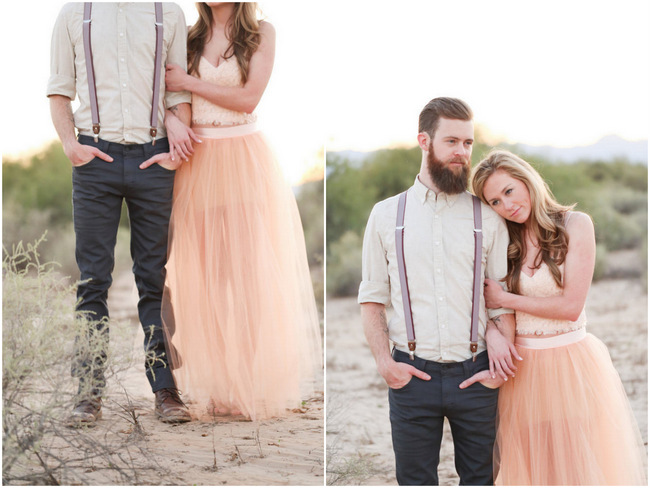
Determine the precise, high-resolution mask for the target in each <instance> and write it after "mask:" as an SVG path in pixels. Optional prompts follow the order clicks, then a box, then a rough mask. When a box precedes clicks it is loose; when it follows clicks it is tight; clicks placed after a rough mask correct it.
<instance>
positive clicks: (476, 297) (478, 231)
mask: <svg viewBox="0 0 650 488" xmlns="http://www.w3.org/2000/svg"><path fill="white" fill-rule="evenodd" d="M472 205H473V207H474V289H473V290H472V328H471V331H470V339H469V341H470V342H469V348H470V350H471V351H472V359H473V360H474V361H476V351H477V349H478V312H479V307H480V303H481V284H482V282H483V280H482V279H481V262H482V261H483V219H482V215H481V201H480V200H479V199H478V197H476V196H474V195H473V196H472Z"/></svg>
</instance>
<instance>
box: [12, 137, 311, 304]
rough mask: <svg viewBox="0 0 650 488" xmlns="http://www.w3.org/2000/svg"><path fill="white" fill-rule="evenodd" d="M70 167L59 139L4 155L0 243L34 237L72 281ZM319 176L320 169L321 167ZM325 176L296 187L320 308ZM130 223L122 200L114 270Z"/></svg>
mask: <svg viewBox="0 0 650 488" xmlns="http://www.w3.org/2000/svg"><path fill="white" fill-rule="evenodd" d="M71 174H72V170H71V166H70V162H69V160H68V158H67V157H66V156H65V154H64V153H63V148H62V147H61V144H60V143H59V142H53V143H52V144H51V145H49V146H47V147H46V148H45V149H44V150H43V151H41V152H40V153H38V154H36V155H34V156H31V157H26V158H21V159H7V158H5V159H4V160H3V164H2V244H3V247H4V249H5V250H6V251H7V252H9V253H10V252H11V249H12V247H13V246H14V245H16V244H17V243H18V242H20V241H22V242H23V243H28V242H35V241H37V240H38V239H39V238H40V237H41V236H42V235H43V233H44V232H45V231H47V235H46V240H45V242H42V243H41V244H40V245H39V248H38V251H39V254H40V259H41V262H47V261H54V262H56V263H58V264H59V265H60V268H59V272H60V273H61V274H63V275H64V276H69V277H71V279H72V280H73V281H77V280H78V279H79V271H78V270H77V265H76V262H75V257H74V230H73V226H72V176H71ZM320 174H321V175H322V170H321V172H320ZM323 183H324V182H323V180H322V176H321V179H318V178H317V175H315V174H312V175H311V181H308V182H307V183H304V184H302V185H300V186H299V187H297V188H294V193H295V194H296V198H297V201H298V207H299V210H300V216H301V218H302V222H303V227H304V230H305V241H306V245H307V255H308V260H309V266H310V269H311V274H312V280H313V282H314V292H315V295H316V301H317V304H318V307H319V310H320V311H321V312H322V310H323V299H324V284H323V276H324V272H323V251H324V250H323V242H324V230H323V225H324V216H323V205H324V203H323V193H324V192H323ZM130 269H131V257H130V251H129V223H128V218H127V215H126V205H124V206H123V208H122V220H121V221H120V230H119V232H118V240H117V246H116V249H115V271H114V276H116V275H117V274H118V273H123V272H130V271H129V270H130Z"/></svg>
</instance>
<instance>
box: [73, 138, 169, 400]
mask: <svg viewBox="0 0 650 488" xmlns="http://www.w3.org/2000/svg"><path fill="white" fill-rule="evenodd" d="M79 142H81V143H82V144H85V145H89V146H95V147H97V148H99V149H100V150H101V151H103V152H105V153H107V154H109V155H110V156H111V157H113V162H111V163H108V162H105V161H103V160H101V159H99V158H95V159H93V160H92V161H90V162H89V163H88V164H86V165H84V166H80V167H75V168H73V170H72V203H73V219H74V230H75V236H76V249H75V256H76V259H77V265H78V266H79V271H80V273H81V280H82V283H81V284H80V285H79V288H78V291H77V307H76V311H77V313H78V315H83V316H85V317H87V318H88V319H89V320H92V321H94V322H93V323H92V326H88V327H86V330H85V331H84V332H82V333H80V334H79V336H78V337H77V340H76V348H75V349H76V357H75V360H74V362H73V365H72V375H73V376H74V377H77V378H79V394H80V395H83V396H88V395H91V396H95V397H98V396H101V394H102V392H103V389H104V387H105V382H106V381H105V377H104V366H105V363H106V350H105V349H106V346H107V342H108V308H107V306H106V300H107V298H108V289H109V287H110V286H111V283H112V276H111V275H112V272H113V266H114V261H115V260H114V252H115V242H116V238H117V230H118V225H119V222H120V215H121V209H122V201H123V200H125V201H126V205H127V208H128V212H129V223H130V228H131V257H132V258H133V273H134V274H135V281H136V285H137V287H138V293H139V296H140V300H139V302H138V315H139V318H140V323H141V324H142V327H143V330H144V335H145V340H144V346H145V353H146V359H145V370H146V374H147V378H148V380H149V383H150V384H151V387H152V390H153V391H154V392H155V391H157V390H160V389H162V388H173V387H174V379H173V377H172V374H171V371H170V369H169V368H168V366H167V361H166V356H165V342H164V336H163V332H162V326H161V318H160V304H161V299H162V293H163V286H164V282H165V275H164V266H165V262H166V260H167V233H168V228H169V216H170V214H171V207H172V195H173V189H174V174H175V172H174V171H168V170H166V169H164V168H163V167H161V166H159V165H157V164H154V165H152V166H150V167H149V168H147V169H144V170H142V169H140V168H139V165H140V164H141V163H142V162H143V161H145V160H147V159H149V158H150V157H151V156H153V155H154V154H158V153H163V152H168V151H169V145H168V143H167V139H161V140H159V141H157V142H156V145H155V146H152V145H151V144H150V143H149V144H129V145H122V144H116V143H111V142H108V141H104V140H102V139H99V141H98V142H97V143H95V141H94V140H93V138H92V137H87V136H80V137H79ZM89 324H90V322H89ZM90 344H95V345H93V346H90Z"/></svg>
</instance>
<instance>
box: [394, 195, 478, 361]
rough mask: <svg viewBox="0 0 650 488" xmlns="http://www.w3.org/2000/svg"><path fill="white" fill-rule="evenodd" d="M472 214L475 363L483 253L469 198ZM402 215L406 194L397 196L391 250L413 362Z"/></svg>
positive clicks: (475, 202)
mask: <svg viewBox="0 0 650 488" xmlns="http://www.w3.org/2000/svg"><path fill="white" fill-rule="evenodd" d="M472 205H473V210H474V288H473V291H472V325H471V330H470V345H469V348H470V351H472V358H473V360H474V361H476V351H477V349H478V312H479V306H480V301H481V281H482V280H481V261H482V251H483V230H482V217H481V201H480V200H479V199H478V198H477V197H475V196H472ZM405 213H406V192H404V193H402V194H400V196H399V202H398V204H397V221H396V225H395V250H396V253H397V268H398V270H399V282H400V287H401V289H402V303H403V304H404V321H405V323H406V337H407V339H408V348H409V356H410V358H411V360H413V359H414V358H415V328H414V327H413V313H412V311H411V298H410V295H409V289H408V279H407V277H406V261H405V260H404V214H405Z"/></svg>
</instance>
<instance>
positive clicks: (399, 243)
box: [395, 192, 415, 361]
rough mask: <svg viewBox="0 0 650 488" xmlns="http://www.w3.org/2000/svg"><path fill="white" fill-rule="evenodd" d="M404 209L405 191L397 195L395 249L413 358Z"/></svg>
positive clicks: (413, 336) (411, 356)
mask: <svg viewBox="0 0 650 488" xmlns="http://www.w3.org/2000/svg"><path fill="white" fill-rule="evenodd" d="M405 211H406V192H404V193H402V194H401V195H400V196H399V203H398V204H397V225H396V226H395V249H396V251H397V268H398V269H399V284H400V288H401V289H402V303H403V304H404V321H405V322H406V337H407V339H408V346H409V356H410V358H411V361H412V360H413V359H415V329H414V328H413V313H412V312H411V297H410V295H409V285H408V280H407V278H406V262H405V261H404V213H405Z"/></svg>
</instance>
